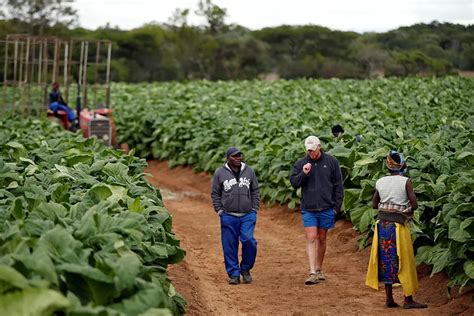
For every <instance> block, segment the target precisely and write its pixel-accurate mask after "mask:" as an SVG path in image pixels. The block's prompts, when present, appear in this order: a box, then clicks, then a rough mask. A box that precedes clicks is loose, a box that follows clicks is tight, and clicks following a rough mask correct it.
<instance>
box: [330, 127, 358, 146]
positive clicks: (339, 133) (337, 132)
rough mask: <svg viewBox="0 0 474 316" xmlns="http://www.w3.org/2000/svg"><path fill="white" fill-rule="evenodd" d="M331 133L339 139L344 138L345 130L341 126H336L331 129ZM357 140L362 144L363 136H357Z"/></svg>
mask: <svg viewBox="0 0 474 316" xmlns="http://www.w3.org/2000/svg"><path fill="white" fill-rule="evenodd" d="M331 133H332V136H334V137H336V138H337V137H340V136H342V134H344V129H343V128H342V126H341V125H339V124H336V125H333V126H332V127H331ZM355 140H356V142H358V143H360V142H361V141H362V135H356V136H355Z"/></svg>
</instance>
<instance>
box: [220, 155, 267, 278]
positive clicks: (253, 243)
mask: <svg viewBox="0 0 474 316" xmlns="http://www.w3.org/2000/svg"><path fill="white" fill-rule="evenodd" d="M242 156H243V154H242V152H241V151H240V150H239V149H238V148H235V147H229V149H227V152H226V158H227V162H226V163H225V164H224V165H223V166H222V167H220V168H219V169H217V170H216V172H215V173H214V177H213V179H212V192H211V198H212V204H213V206H214V209H215V211H216V213H217V214H218V215H219V217H220V222H221V241H222V248H223V252H224V262H225V269H226V271H227V275H228V276H229V284H231V285H236V284H239V283H240V276H241V275H242V281H243V282H244V283H251V282H252V276H251V274H250V270H251V269H252V268H253V266H254V264H255V259H256V257H257V240H256V239H255V237H254V230H255V225H256V223H257V211H258V209H259V205H260V192H259V186H258V181H257V177H256V176H255V172H254V171H253V170H252V168H250V167H249V166H248V165H247V164H245V163H244V162H243V161H242ZM239 240H240V243H241V244H242V260H241V262H240V263H239V257H238V252H239Z"/></svg>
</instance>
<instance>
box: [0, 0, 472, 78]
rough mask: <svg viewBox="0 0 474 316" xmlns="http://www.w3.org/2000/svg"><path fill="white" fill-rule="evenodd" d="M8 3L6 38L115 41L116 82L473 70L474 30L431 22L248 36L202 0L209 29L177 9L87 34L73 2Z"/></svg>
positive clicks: (3, 24) (290, 29)
mask: <svg viewBox="0 0 474 316" xmlns="http://www.w3.org/2000/svg"><path fill="white" fill-rule="evenodd" d="M2 2H4V6H3V7H4V9H3V11H2V16H3V19H2V20H0V36H1V37H2V38H5V36H6V34H18V33H27V34H31V35H48V36H59V37H63V38H83V39H109V40H112V41H113V43H114V49H113V56H112V58H113V62H112V78H113V80H114V81H124V82H143V81H148V82H152V81H169V80H178V81H184V80H193V79H208V80H241V79H254V78H285V79H293V78H356V79H366V78H377V77H390V76H413V75H436V76H444V75H450V74H454V73H457V72H458V71H459V70H464V71H473V70H474V26H473V25H469V26H463V25H457V24H451V23H439V22H437V21H433V22H432V23H429V24H423V23H420V24H415V25H412V26H408V27H400V28H398V29H396V30H392V31H389V32H384V33H363V34H359V33H356V32H343V31H337V30H331V29H329V28H326V27H323V26H318V25H301V26H290V25H282V26H278V27H268V28H263V29H260V30H249V29H247V28H245V27H242V26H240V25H235V24H227V23H226V22H225V18H226V16H227V11H226V9H224V8H221V7H219V6H217V5H215V4H213V3H212V2H211V0H200V1H199V3H198V10H197V11H196V13H197V14H198V15H201V16H203V17H204V18H205V20H206V24H205V25H200V26H196V25H190V24H189V23H188V15H189V12H190V11H189V9H176V11H175V12H174V14H173V16H172V17H170V19H169V21H168V22H167V23H149V24H145V25H143V26H142V27H139V28H136V29H133V30H121V29H119V28H118V27H111V26H110V25H105V26H104V27H100V28H97V29H96V30H88V29H84V28H82V27H78V26H74V21H75V20H76V19H77V15H76V12H75V11H74V10H73V9H72V8H71V7H70V6H68V3H69V2H71V1H61V0H55V1H43V2H41V3H42V4H43V6H38V5H36V6H33V7H30V10H27V9H26V8H28V5H29V3H33V2H31V1H29V0H2ZM35 3H36V4H37V3H38V2H35ZM35 10H36V11H35ZM52 12H55V14H51V13H52ZM52 17H61V18H56V19H53V18H52ZM1 71H2V70H1V69H0V72H1Z"/></svg>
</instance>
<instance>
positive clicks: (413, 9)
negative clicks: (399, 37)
mask: <svg viewBox="0 0 474 316" xmlns="http://www.w3.org/2000/svg"><path fill="white" fill-rule="evenodd" d="M198 2H199V1H198V0H75V4H74V7H75V8H76V9H77V10H78V14H79V24H80V26H82V27H85V28H87V29H95V28H97V27H99V26H105V25H106V23H107V22H109V23H110V25H111V26H113V27H114V26H118V27H119V28H121V29H123V30H128V29H132V28H136V27H140V26H142V25H143V24H145V23H149V22H158V23H164V22H167V21H168V20H169V18H170V17H171V16H172V14H173V12H174V10H175V9H176V8H180V9H186V8H188V9H191V13H190V16H189V19H188V20H189V23H190V24H194V25H202V24H204V20H203V18H201V17H197V16H196V15H195V14H194V11H195V10H196V9H197V4H198ZM212 2H213V3H214V4H216V5H218V6H220V7H221V8H225V9H227V18H226V20H225V21H226V23H235V24H240V25H242V26H245V27H247V28H250V29H253V30H255V29H261V28H263V27H267V26H278V25H282V24H289V25H304V24H315V25H321V26H325V27H328V28H331V29H333V30H341V31H355V32H359V33H362V32H386V31H388V30H392V29H396V28H398V27H399V26H408V25H412V24H415V23H430V22H431V21H433V20H437V21H439V22H451V23H459V24H463V25H468V24H474V11H473V7H474V0H213V1H212Z"/></svg>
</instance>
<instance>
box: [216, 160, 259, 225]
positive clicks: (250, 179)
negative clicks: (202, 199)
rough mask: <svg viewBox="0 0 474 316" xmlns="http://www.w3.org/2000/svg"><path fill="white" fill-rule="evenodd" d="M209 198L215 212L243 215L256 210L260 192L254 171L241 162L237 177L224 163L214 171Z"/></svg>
mask: <svg viewBox="0 0 474 316" xmlns="http://www.w3.org/2000/svg"><path fill="white" fill-rule="evenodd" d="M211 198H212V204H213V205H214V209H215V211H216V212H217V213H218V212H219V211H220V210H222V211H224V212H225V213H228V214H232V215H236V216H243V215H245V214H246V213H249V212H251V211H258V208H259V205H260V192H259V188H258V181H257V177H256V176H255V172H254V171H253V170H252V168H250V167H249V166H247V165H246V164H245V163H242V165H241V167H240V175H239V177H238V178H237V177H236V176H235V175H234V173H233V172H232V170H231V169H230V167H229V165H228V164H227V163H226V164H225V165H224V166H222V167H220V168H219V169H217V170H216V172H215V173H214V177H213V178H212V192H211Z"/></svg>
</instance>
